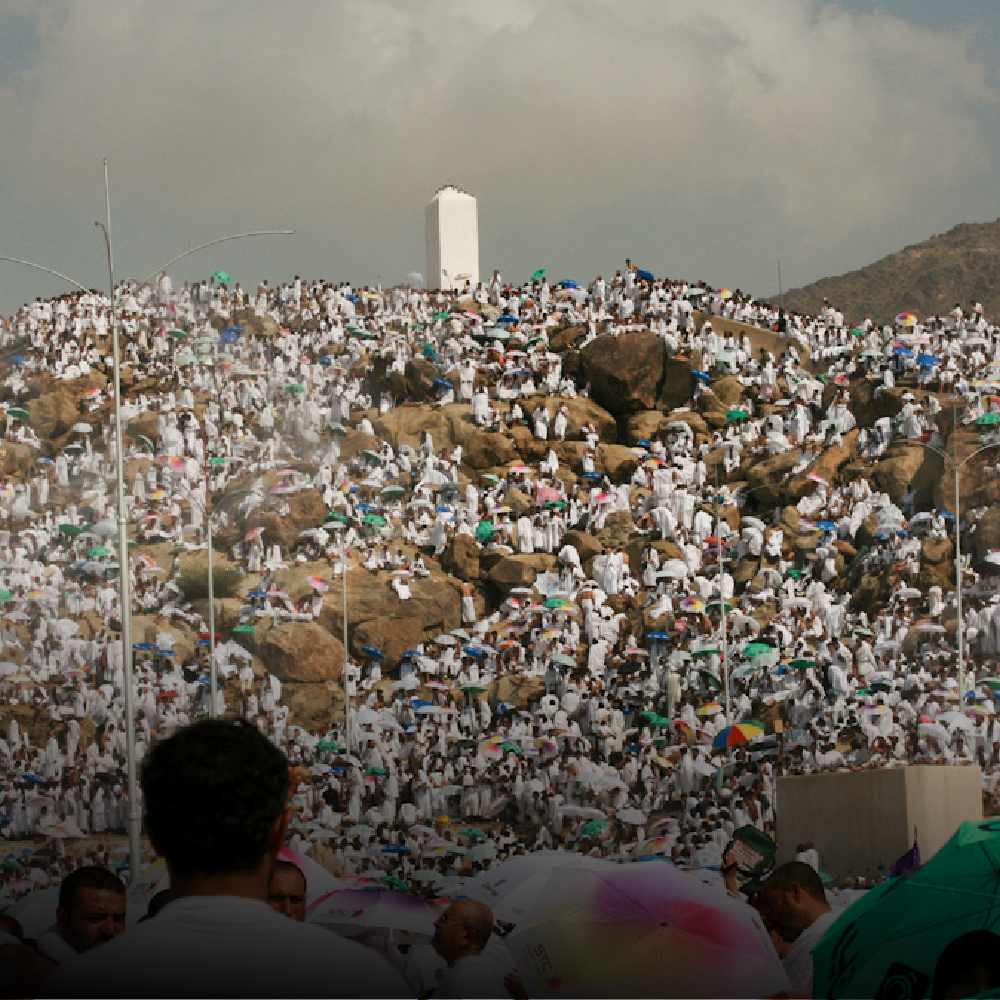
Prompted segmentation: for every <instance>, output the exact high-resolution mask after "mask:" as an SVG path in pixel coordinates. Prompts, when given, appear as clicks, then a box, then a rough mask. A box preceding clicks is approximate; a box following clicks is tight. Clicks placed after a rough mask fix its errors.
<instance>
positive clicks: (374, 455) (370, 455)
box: [361, 448, 382, 465]
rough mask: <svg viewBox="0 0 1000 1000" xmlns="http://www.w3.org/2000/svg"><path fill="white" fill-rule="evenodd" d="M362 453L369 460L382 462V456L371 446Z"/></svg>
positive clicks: (379, 463)
mask: <svg viewBox="0 0 1000 1000" xmlns="http://www.w3.org/2000/svg"><path fill="white" fill-rule="evenodd" d="M361 454H362V455H364V456H365V458H367V459H368V461H369V462H374V463H375V464H376V465H381V464H382V456H381V455H380V454H379V453H378V452H377V451H372V450H371V448H365V449H364V450H363V451H362V452H361Z"/></svg>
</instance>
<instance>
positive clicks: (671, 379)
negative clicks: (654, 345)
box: [657, 358, 694, 410]
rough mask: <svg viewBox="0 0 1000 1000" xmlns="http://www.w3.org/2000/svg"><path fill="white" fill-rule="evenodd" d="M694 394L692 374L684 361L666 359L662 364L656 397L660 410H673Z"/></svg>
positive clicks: (689, 399)
mask: <svg viewBox="0 0 1000 1000" xmlns="http://www.w3.org/2000/svg"><path fill="white" fill-rule="evenodd" d="M693 395H694V376H693V375H692V374H691V366H690V365H689V364H688V363H687V362H686V361H678V360H676V359H675V358H670V359H668V360H667V361H666V362H665V363H664V365H663V383H662V384H661V386H660V394H659V396H658V397H657V406H658V407H659V408H660V409H662V410H673V409H675V408H676V407H678V406H685V405H686V404H687V403H689V402H690V401H691V397H692V396H693Z"/></svg>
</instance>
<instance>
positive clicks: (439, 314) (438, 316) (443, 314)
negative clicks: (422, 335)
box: [434, 312, 451, 322]
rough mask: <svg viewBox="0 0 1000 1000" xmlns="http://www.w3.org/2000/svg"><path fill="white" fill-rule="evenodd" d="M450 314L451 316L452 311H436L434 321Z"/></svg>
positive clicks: (446, 317) (445, 317)
mask: <svg viewBox="0 0 1000 1000" xmlns="http://www.w3.org/2000/svg"><path fill="white" fill-rule="evenodd" d="M449 316H451V313H450V312H441V313H435V314H434V321H435V322H437V321H438V320H439V319H448V317H449Z"/></svg>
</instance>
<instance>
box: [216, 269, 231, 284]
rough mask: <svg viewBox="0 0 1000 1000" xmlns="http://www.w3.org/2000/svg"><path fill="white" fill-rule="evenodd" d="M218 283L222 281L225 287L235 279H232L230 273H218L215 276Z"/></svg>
mask: <svg viewBox="0 0 1000 1000" xmlns="http://www.w3.org/2000/svg"><path fill="white" fill-rule="evenodd" d="M212 277H213V278H215V280H216V281H221V282H222V283H223V284H224V285H228V284H229V282H231V281H232V280H233V279H232V278H231V277H230V275H229V272H228V271H216V272H215V273H214V274H213V275H212Z"/></svg>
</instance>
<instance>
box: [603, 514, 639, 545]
mask: <svg viewBox="0 0 1000 1000" xmlns="http://www.w3.org/2000/svg"><path fill="white" fill-rule="evenodd" d="M634 531H635V522H634V521H633V520H632V512H631V511H629V510H616V511H613V512H612V513H610V514H608V516H607V518H606V519H605V521H604V527H603V528H601V530H600V531H598V532H597V533H596V535H595V537H596V538H597V540H598V541H599V542H600V543H601V545H602V546H603V547H604V548H606V549H623V548H625V546H626V545H628V543H629V541H630V540H631V538H632V535H633V533H634Z"/></svg>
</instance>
